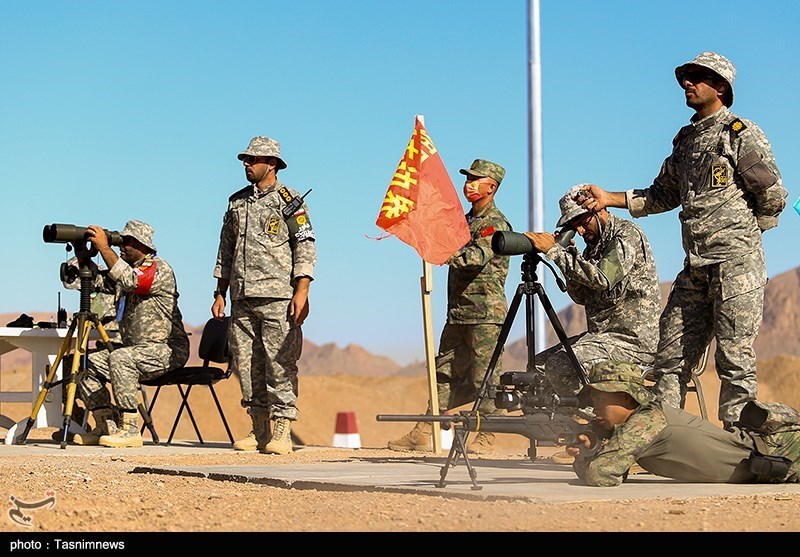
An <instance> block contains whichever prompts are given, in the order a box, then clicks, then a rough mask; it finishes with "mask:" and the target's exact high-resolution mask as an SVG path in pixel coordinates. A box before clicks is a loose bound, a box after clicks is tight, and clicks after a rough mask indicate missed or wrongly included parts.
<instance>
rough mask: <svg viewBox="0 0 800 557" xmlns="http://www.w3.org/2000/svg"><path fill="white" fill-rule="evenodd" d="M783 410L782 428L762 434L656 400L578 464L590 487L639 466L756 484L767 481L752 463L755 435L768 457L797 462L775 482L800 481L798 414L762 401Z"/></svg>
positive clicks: (703, 479) (615, 481)
mask: <svg viewBox="0 0 800 557" xmlns="http://www.w3.org/2000/svg"><path fill="white" fill-rule="evenodd" d="M756 404H758V405H760V406H764V407H772V408H773V409H777V410H778V414H780V417H781V418H784V419H785V418H787V417H788V419H786V420H785V421H779V422H778V423H777V424H767V427H765V428H763V429H762V430H761V431H759V432H755V431H753V430H749V431H748V430H745V429H741V428H738V427H734V428H732V429H731V430H730V431H726V430H724V429H722V428H720V427H717V426H716V425H714V424H712V423H711V422H709V421H708V420H704V419H702V418H700V417H699V416H695V415H694V414H691V413H689V412H686V411H684V410H681V409H679V408H673V407H671V406H668V405H662V404H661V403H660V402H659V401H657V400H654V401H653V402H649V403H647V404H644V405H642V406H640V407H639V408H637V409H636V411H634V413H633V414H632V415H631V416H630V417H629V418H628V420H627V421H626V422H625V423H624V424H620V425H618V426H616V427H615V428H614V430H613V431H612V432H611V433H610V435H609V436H608V437H607V438H605V439H602V440H601V441H600V446H599V450H598V451H597V452H596V453H595V454H594V455H589V456H584V455H583V453H582V454H581V456H579V457H578V458H577V459H576V460H575V463H574V464H573V469H574V470H575V473H576V474H577V475H578V477H579V478H580V479H581V480H583V481H584V482H585V483H586V484H588V485H593V486H600V487H612V486H616V485H619V484H620V483H622V481H623V480H624V479H625V477H626V474H627V471H628V470H629V469H630V467H631V466H632V465H633V464H634V463H638V464H639V465H640V466H641V467H642V468H644V469H645V470H647V471H649V472H651V473H653V474H656V475H658V476H664V477H667V478H674V479H676V480H679V481H682V482H696V483H755V482H762V481H767V480H764V479H762V478H759V477H758V476H756V475H755V474H754V473H752V472H751V471H750V470H749V469H748V466H747V463H746V459H747V458H748V457H749V456H750V455H751V453H752V452H753V450H754V449H755V442H754V435H758V436H759V437H761V438H762V439H763V440H764V441H765V442H766V445H765V446H766V447H767V448H768V451H767V452H768V453H769V454H771V455H778V456H784V457H786V458H788V459H789V460H790V461H791V462H792V463H793V464H792V466H791V468H790V470H789V472H788V474H787V475H786V476H785V477H783V478H779V479H777V480H770V481H772V482H794V483H796V482H798V481H800V470H798V468H800V462H798V461H799V460H800V424H797V412H796V411H795V410H794V409H792V408H791V407H789V406H786V405H783V404H779V403H756Z"/></svg>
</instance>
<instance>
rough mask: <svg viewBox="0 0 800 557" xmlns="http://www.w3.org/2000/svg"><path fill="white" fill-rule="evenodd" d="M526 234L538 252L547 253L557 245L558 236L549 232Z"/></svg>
mask: <svg viewBox="0 0 800 557" xmlns="http://www.w3.org/2000/svg"><path fill="white" fill-rule="evenodd" d="M524 234H525V237H526V238H528V240H530V241H531V243H532V244H533V247H534V248H536V251H538V252H541V253H547V252H548V251H550V248H552V247H553V246H554V245H556V237H555V236H553V235H552V234H550V233H549V232H525V233H524Z"/></svg>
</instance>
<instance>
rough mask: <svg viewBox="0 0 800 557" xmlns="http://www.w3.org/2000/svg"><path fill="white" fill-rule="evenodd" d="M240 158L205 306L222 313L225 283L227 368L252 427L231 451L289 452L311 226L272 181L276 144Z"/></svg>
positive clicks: (278, 162)
mask: <svg viewBox="0 0 800 557" xmlns="http://www.w3.org/2000/svg"><path fill="white" fill-rule="evenodd" d="M239 160H240V161H242V163H243V164H244V170H245V175H246V177H247V180H248V181H249V182H250V185H248V186H245V187H244V188H242V189H241V190H239V191H237V192H236V193H234V194H233V195H231V196H230V198H228V209H227V211H226V212H225V217H224V220H223V223H222V231H221V232H220V241H219V250H218V253H217V263H216V266H215V267H214V276H215V277H216V278H217V290H216V291H215V292H214V304H213V306H212V308H211V313H212V315H213V316H214V317H216V318H218V319H221V318H222V317H223V316H224V315H225V294H226V291H227V289H228V287H229V286H230V294H231V330H230V333H229V340H230V348H231V353H232V356H233V359H232V365H233V369H234V371H236V372H237V374H238V376H239V379H240V382H241V388H242V406H244V407H245V408H246V409H247V413H248V414H249V415H250V418H251V420H252V423H253V428H252V430H251V431H250V433H249V434H248V435H247V436H246V437H244V438H243V439H240V440H237V441H236V442H235V443H234V445H233V448H234V449H236V450H243V451H255V450H259V451H261V452H263V453H271V454H288V453H291V452H292V438H291V422H293V421H295V420H297V385H298V384H297V360H299V359H300V355H301V350H302V346H303V334H302V330H301V328H300V326H301V325H302V324H303V321H304V320H305V318H306V316H307V315H308V290H309V285H310V283H311V281H312V280H313V278H314V265H315V264H316V260H317V252H316V247H315V237H314V229H313V228H312V227H311V221H310V218H309V214H308V207H306V205H305V203H303V202H301V198H300V195H299V194H298V193H297V192H296V191H295V190H293V189H291V188H289V187H288V186H286V185H285V184H283V183H281V182H280V181H279V180H278V178H277V173H278V171H279V170H281V169H283V168H286V163H285V162H284V161H283V159H282V158H281V155H280V145H279V144H278V142H277V141H275V140H274V139H270V138H268V137H261V136H259V137H254V138H253V139H252V140H251V141H250V144H249V146H248V147H247V149H245V150H244V151H242V152H241V153H239ZM270 418H271V419H272V420H274V421H275V431H274V433H273V432H272V431H271V427H270V425H271V424H270Z"/></svg>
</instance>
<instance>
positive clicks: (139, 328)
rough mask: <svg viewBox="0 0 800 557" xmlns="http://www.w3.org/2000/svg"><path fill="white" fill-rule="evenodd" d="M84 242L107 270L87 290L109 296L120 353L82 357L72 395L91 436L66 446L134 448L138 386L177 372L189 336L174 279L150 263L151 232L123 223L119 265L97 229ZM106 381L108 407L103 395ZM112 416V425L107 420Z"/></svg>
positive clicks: (138, 441) (157, 261)
mask: <svg viewBox="0 0 800 557" xmlns="http://www.w3.org/2000/svg"><path fill="white" fill-rule="evenodd" d="M87 234H88V240H89V241H90V242H91V243H92V245H93V247H94V248H95V249H97V251H98V252H99V253H100V256H101V257H102V258H103V261H104V262H105V264H106V265H107V266H108V269H109V271H108V273H107V274H105V275H98V277H97V279H96V284H95V288H96V290H97V291H98V292H102V293H105V294H113V295H114V297H115V299H116V300H117V315H118V316H120V317H119V331H120V336H121V341H122V346H121V347H119V348H116V349H114V350H113V351H108V350H99V351H97V352H93V353H91V354H89V356H88V364H87V366H86V370H85V373H84V374H83V377H82V378H80V380H79V382H78V385H77V387H78V396H79V398H80V399H81V400H82V401H84V403H85V404H86V407H87V409H89V410H91V411H92V416H93V417H94V421H95V428H94V429H93V430H92V431H91V432H89V433H88V434H80V435H75V437H74V441H75V443H77V444H83V445H96V444H100V445H104V446H107V447H140V446H142V436H141V434H140V432H139V426H138V415H137V407H138V405H139V399H138V393H139V382H140V381H141V380H143V379H153V378H155V377H159V376H160V375H163V374H164V373H166V372H168V371H170V370H173V369H175V368H178V367H181V366H183V365H185V364H186V361H187V360H188V359H189V336H188V335H187V334H186V331H185V330H184V328H183V316H182V315H181V311H180V309H179V308H178V297H179V294H178V289H177V284H176V281H175V273H174V272H173V270H172V267H170V266H169V264H168V263H167V262H166V261H164V260H163V259H161V258H160V257H158V256H157V255H156V247H155V244H153V228H152V227H151V226H150V225H148V224H145V223H143V222H141V221H136V220H131V221H128V223H127V224H126V225H125V228H123V229H122V232H121V233H120V235H121V236H122V238H123V245H122V246H121V247H120V254H121V255H120V256H119V257H118V256H117V254H116V253H115V252H114V251H113V250H112V249H111V247H110V246H109V243H108V237H107V236H106V233H105V231H104V230H103V229H102V228H100V227H99V226H89V227H88V232H87ZM109 381H110V382H111V390H112V391H113V393H114V400H115V401H116V407H113V406H112V404H111V398H110V396H109V392H108V389H107V388H106V387H105V384H106V383H108V382H109ZM116 411H118V412H119V421H118V423H116V422H114V420H113V416H114V414H115V412H116Z"/></svg>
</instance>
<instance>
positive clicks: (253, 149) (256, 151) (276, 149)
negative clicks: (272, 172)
mask: <svg viewBox="0 0 800 557" xmlns="http://www.w3.org/2000/svg"><path fill="white" fill-rule="evenodd" d="M247 155H251V156H253V157H275V158H276V159H278V170H281V169H283V168H286V163H285V162H284V161H283V159H282V158H281V145H280V143H278V142H277V141H275V140H274V139H271V138H269V137H264V136H261V135H259V136H257V137H254V138H253V139H251V140H250V145H248V146H247V149H245V150H244V151H242V152H241V153H239V157H238V158H239V160H242V159H243V158H245V156H247Z"/></svg>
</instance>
